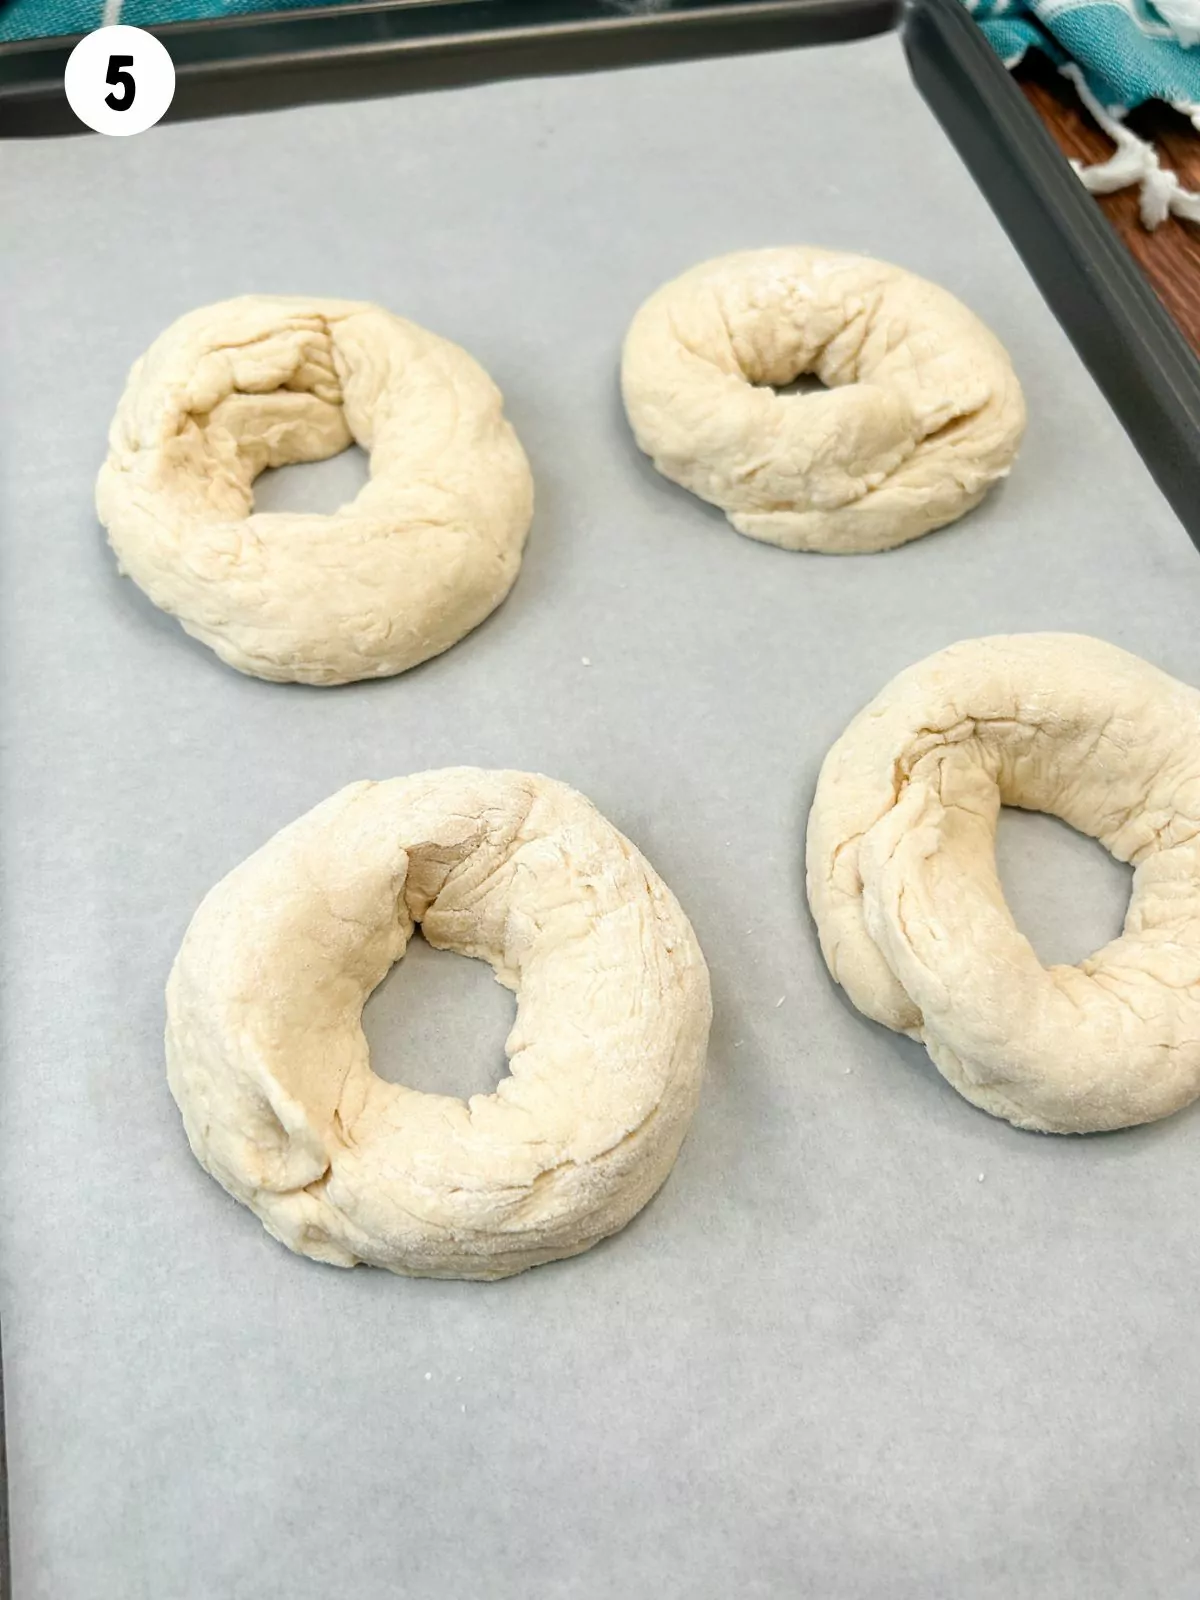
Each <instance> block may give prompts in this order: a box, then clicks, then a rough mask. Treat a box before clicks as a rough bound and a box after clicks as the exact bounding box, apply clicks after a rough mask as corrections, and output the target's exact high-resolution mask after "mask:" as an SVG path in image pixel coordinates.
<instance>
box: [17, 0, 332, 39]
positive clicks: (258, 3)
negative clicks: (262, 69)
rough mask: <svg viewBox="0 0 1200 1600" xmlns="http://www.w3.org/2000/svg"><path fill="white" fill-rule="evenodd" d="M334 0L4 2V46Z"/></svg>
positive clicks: (296, 8)
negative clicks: (126, 26)
mask: <svg viewBox="0 0 1200 1600" xmlns="http://www.w3.org/2000/svg"><path fill="white" fill-rule="evenodd" d="M329 4H330V0H0V43H4V42H7V41H9V40H13V39H54V38H58V37H61V36H62V35H63V34H70V33H90V32H91V31H92V29H93V28H101V27H111V26H112V24H113V23H116V22H126V23H129V24H130V26H132V27H134V28H152V27H154V26H156V25H157V24H161V23H164V22H192V21H194V20H195V19H196V18H198V17H238V16H245V15H246V14H247V13H248V12H251V11H300V10H303V9H304V8H305V7H306V6H320V5H329Z"/></svg>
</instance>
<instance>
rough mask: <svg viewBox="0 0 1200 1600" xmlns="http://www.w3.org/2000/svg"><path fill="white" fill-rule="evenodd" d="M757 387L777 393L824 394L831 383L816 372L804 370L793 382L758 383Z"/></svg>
mask: <svg viewBox="0 0 1200 1600" xmlns="http://www.w3.org/2000/svg"><path fill="white" fill-rule="evenodd" d="M754 387H755V388H756V389H772V390H774V392H775V393H776V394H824V393H825V392H826V391H827V390H828V388H829V385H828V384H827V383H822V382H821V380H820V378H818V377H817V375H816V373H815V372H802V373H800V375H799V376H798V377H796V378H793V379H792V381H791V383H756V384H755V385H754Z"/></svg>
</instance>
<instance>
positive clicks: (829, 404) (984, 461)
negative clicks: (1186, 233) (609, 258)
mask: <svg viewBox="0 0 1200 1600" xmlns="http://www.w3.org/2000/svg"><path fill="white" fill-rule="evenodd" d="M806 373H811V374H813V375H814V376H815V377H817V378H818V379H819V380H820V381H821V382H822V383H823V384H825V385H826V392H825V393H820V394H776V393H773V392H772V391H773V389H775V388H782V387H785V386H786V385H788V384H790V383H791V382H793V380H795V379H796V378H798V377H800V376H802V375H804V374H806ZM621 382H622V392H623V396H624V401H625V409H626V413H627V415H628V417H629V422H630V425H631V427H632V428H633V432H634V436H635V438H636V439H637V442H638V444H639V446H640V447H641V449H642V450H644V451H645V453H646V454H647V455H649V456H650V457H651V458H652V459H653V461H654V464H655V466H656V467H657V468H658V470H659V471H660V472H662V473H663V474H664V475H665V476H666V477H668V478H670V479H672V480H673V481H674V482H676V483H679V484H681V485H682V486H683V487H684V488H687V489H690V490H691V491H692V492H693V493H694V494H697V495H699V496H700V497H701V498H702V499H705V500H708V501H710V502H711V503H712V504H714V505H717V506H719V507H721V509H722V510H724V511H725V513H726V515H727V516H728V518H729V520H730V522H731V523H732V524H733V526H734V527H735V528H737V529H738V531H739V532H741V533H744V534H747V535H749V536H750V537H751V538H755V539H761V540H764V541H766V542H768V543H771V544H777V545H780V546H782V547H783V548H785V549H790V550H821V551H826V552H830V553H850V552H862V551H872V550H884V549H888V548H890V547H891V546H894V545H898V544H902V543H904V542H905V541H907V540H909V539H915V538H917V537H919V536H920V535H921V534H924V533H928V532H930V531H932V530H933V529H934V528H938V527H941V526H943V525H944V524H945V523H947V522H950V521H953V520H954V519H955V518H957V517H959V516H961V515H962V514H963V513H964V512H966V511H968V510H970V509H971V507H972V506H974V505H976V504H978V502H979V501H980V500H981V499H982V498H983V496H984V494H985V493H986V492H987V490H988V489H989V488H990V487H991V485H992V484H993V483H995V482H996V481H997V480H998V479H999V478H1001V477H1003V476H1005V474H1006V473H1007V472H1008V470H1009V468H1010V466H1011V464H1012V461H1013V459H1014V458H1015V455H1016V451H1017V447H1018V445H1019V443H1020V439H1021V436H1022V433H1023V431H1024V426H1025V404H1024V399H1023V397H1022V394H1021V388H1020V385H1019V383H1018V382H1017V379H1016V376H1015V374H1014V372H1013V370H1012V365H1011V363H1010V362H1009V359H1008V357H1007V355H1006V354H1005V352H1004V350H1003V348H1002V346H1001V345H1000V344H999V342H998V341H997V340H996V338H995V337H994V336H993V335H992V334H991V333H990V332H989V331H988V329H987V328H985V327H984V325H983V324H982V323H981V322H980V321H979V319H978V318H977V317H975V316H974V315H973V314H972V313H971V312H970V311H968V310H967V308H966V307H965V306H964V305H962V304H961V303H960V302H959V301H958V300H956V299H955V298H954V297H953V296H952V295H950V294H948V293H947V292H946V291H945V290H943V289H940V288H938V287H937V286H936V285H935V284H932V283H928V282H926V281H925V280H924V279H921V278H918V277H916V276H915V275H914V274H912V273H909V272H905V271H904V270H903V269H902V268H899V267H893V266H889V265H888V264H887V263H885V262H880V261H874V260H870V259H868V258H866V257H861V256H852V255H845V254H838V253H835V252H832V251H826V250H817V249H811V248H807V247H793V248H786V249H768V250H754V251H743V252H740V253H738V254H734V255H729V256H722V257H719V258H717V259H716V260H713V261H707V262H704V263H702V264H701V265H700V266H697V267H694V268H692V269H691V270H690V271H689V272H685V273H684V274H683V275H682V276H681V277H679V278H677V279H675V280H674V281H672V282H671V283H668V284H666V285H665V286H664V287H663V288H661V289H659V290H658V291H657V292H656V293H655V294H653V295H652V296H651V297H650V299H649V300H647V301H646V303H645V304H644V305H643V306H642V307H641V309H640V310H639V311H638V313H637V315H636V316H635V317H634V319H633V322H632V324H631V325H630V328H629V332H628V334H627V336H626V339H625V345H624V350H623V353H622V371H621ZM768 386H770V387H768Z"/></svg>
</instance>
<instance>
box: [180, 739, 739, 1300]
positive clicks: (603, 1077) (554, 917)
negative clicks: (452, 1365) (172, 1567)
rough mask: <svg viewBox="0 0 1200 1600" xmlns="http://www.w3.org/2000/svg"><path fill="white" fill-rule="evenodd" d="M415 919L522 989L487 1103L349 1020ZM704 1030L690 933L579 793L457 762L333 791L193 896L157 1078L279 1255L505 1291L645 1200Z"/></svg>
mask: <svg viewBox="0 0 1200 1600" xmlns="http://www.w3.org/2000/svg"><path fill="white" fill-rule="evenodd" d="M418 922H419V923H420V924H421V927H422V930H423V932H424V933H425V936H426V938H427V939H428V940H429V942H430V943H431V944H433V945H435V946H437V947H439V948H443V949H450V950H455V951H457V952H459V953H461V954H464V955H469V956H474V957H476V958H478V959H482V960H485V961H487V962H488V963H489V965H491V967H492V969H493V971H494V972H495V974H496V976H497V977H498V978H499V980H500V981H501V982H502V983H505V984H506V985H507V986H508V987H510V988H513V989H514V990H515V991H516V995H517V1015H516V1020H515V1022H514V1025H513V1028H512V1030H511V1033H510V1035H509V1039H508V1042H507V1045H506V1053H507V1055H508V1058H509V1075H508V1076H507V1077H506V1078H504V1079H503V1080H502V1081H501V1083H500V1084H499V1085H498V1086H497V1088H496V1090H495V1091H494V1092H493V1093H492V1094H488V1095H475V1096H472V1097H471V1099H470V1101H469V1102H463V1101H461V1100H458V1099H455V1098H454V1097H452V1096H447V1095H435V1094H421V1093H417V1092H416V1091H414V1090H411V1089H408V1088H405V1087H404V1086H403V1085H401V1084H392V1083H386V1082H384V1081H383V1080H381V1079H379V1078H378V1077H376V1076H375V1075H374V1074H373V1073H372V1072H371V1070H370V1064H369V1058H368V1051H367V1045H366V1040H365V1038H364V1036H363V1033H362V1026H361V1016H362V1008H363V1005H364V1003H365V1001H366V999H367V997H368V996H369V994H370V993H371V991H372V990H373V989H374V988H375V987H376V985H377V984H378V983H379V982H380V981H382V979H383V977H384V976H385V975H386V973H387V971H388V969H389V968H390V966H391V965H392V963H393V962H394V961H396V960H398V959H400V957H401V956H402V955H403V953H404V949H405V947H406V945H407V942H408V940H409V938H410V937H411V935H412V933H413V930H414V927H415V925H416V924H417V923H418ZM710 1017H711V1000H710V996H709V985H708V974H707V969H706V967H705V964H704V960H703V957H702V955H701V954H700V951H699V947H698V946H697V944H696V940H695V935H694V934H693V932H692V930H691V927H690V925H689V924H688V922H687V919H686V917H685V916H684V914H683V912H682V911H681V910H680V908H679V906H678V904H677V902H676V901H675V900H674V897H673V896H672V895H671V894H670V891H669V890H668V889H667V888H666V886H665V885H664V884H663V883H662V881H661V879H659V878H658V877H657V875H656V874H655V873H654V871H653V869H652V868H651V867H650V866H649V864H648V863H647V862H646V861H645V859H644V858H643V857H642V856H641V855H640V854H639V852H638V851H637V850H636V849H634V847H633V846H631V845H630V844H629V843H628V841H626V840H624V839H622V837H621V836H620V834H618V833H617V831H616V830H615V829H614V828H612V826H611V825H610V824H609V823H607V822H606V821H605V820H604V819H603V818H602V817H601V816H600V815H599V813H597V812H596V811H595V809H594V808H593V807H592V806H590V805H589V804H588V802H587V801H586V800H584V799H583V798H582V796H580V795H578V794H576V793H575V792H574V791H573V790H571V789H568V788H567V787H566V786H565V785H563V784H558V783H554V782H553V781H551V780H549V779H546V778H542V777H539V776H536V775H531V774H523V773H512V772H485V771H480V770H477V769H472V768H452V769H448V770H446V771H441V772H434V773H425V774H418V775H417V776H415V777H412V778H403V779H393V780H388V781H385V782H381V783H360V784H356V785H351V786H350V787H349V788H348V789H345V790H342V791H341V792H340V793H339V794H337V795H334V796H333V797H332V798H331V799H329V800H328V801H326V802H325V803H324V804H323V805H321V806H318V807H317V808H316V809H315V810H314V811H312V812H309V813H308V814H307V815H306V816H304V817H302V818H300V819H299V821H297V822H295V823H293V824H292V825H291V826H290V827H289V828H286V829H284V830H283V832H282V833H280V834H278V835H276V837H275V838H274V839H272V840H271V841H270V842H269V843H268V844H266V845H265V846H264V847H263V848H262V849H261V850H259V851H258V852H257V853H256V854H255V855H254V856H252V857H250V859H249V860H248V861H246V862H244V863H243V864H242V866H240V867H238V868H235V869H234V871H233V872H232V873H230V874H229V876H228V877H227V878H226V879H224V880H223V881H222V882H221V883H220V884H218V885H217V887H216V888H215V889H214V890H212V891H211V893H210V894H209V895H208V896H207V897H206V899H205V901H204V902H203V904H202V905H201V907H200V908H199V910H198V911H197V913H196V915H195V917H194V918H193V921H192V924H191V926H190V928H189V930H188V933H187V936H186V937H185V939H184V942H183V945H182V947H181V949H180V952H179V956H178V957H177V960H176V963H175V966H174V968H173V970H172V974H171V978H170V981H169V984H168V991H167V1019H168V1020H167V1037H166V1043H167V1063H168V1076H169V1081H170V1084H171V1088H172V1092H173V1093H174V1095H175V1098H176V1100H177V1102H178V1103H179V1105H180V1108H181V1110H182V1112H183V1115H184V1123H185V1127H186V1129H187V1132H188V1137H189V1140H190V1142H191V1144H192V1148H193V1150H194V1152H195V1154H196V1155H197V1157H198V1159H199V1160H200V1161H201V1163H202V1164H203V1165H204V1166H205V1167H206V1168H207V1170H208V1171H209V1172H211V1173H212V1174H213V1176H214V1177H216V1178H217V1179H218V1180H219V1181H220V1182H221V1183H222V1184H223V1185H224V1186H225V1187H226V1188H227V1189H228V1190H229V1191H230V1193H232V1194H234V1195H235V1196H236V1197H237V1198H238V1199H240V1200H242V1201H243V1203H245V1204H246V1205H248V1206H250V1208H251V1209H252V1210H254V1211H255V1212H256V1213H257V1214H258V1216H259V1217H260V1218H261V1219H262V1221H263V1222H264V1224H265V1225H266V1226H267V1228H268V1230H269V1231H270V1232H271V1233H272V1234H274V1235H275V1236H276V1237H277V1238H279V1239H281V1240H282V1241H283V1242H284V1243H285V1244H288V1245H289V1246H290V1247H291V1248H292V1249H294V1250H298V1251H300V1252H301V1253H304V1254H308V1255H313V1256H316V1257H317V1258H318V1259H321V1260H327V1261H333V1262H335V1263H336V1264H339V1265H353V1264H354V1263H355V1262H357V1261H365V1262H370V1263H373V1264H375V1265H378V1266H383V1267H388V1268H390V1269H391V1270H393V1271H396V1272H401V1273H412V1274H418V1275H431V1276H446V1277H478V1278H488V1277H503V1276H505V1275H507V1274H508V1273H510V1272H516V1271H520V1270H522V1269H523V1268H525V1267H528V1266H533V1265H536V1264H538V1263H539V1262H542V1261H548V1260H553V1259H555V1258H556V1257H559V1256H564V1255H572V1254H575V1253H577V1252H579V1251H581V1250H585V1249H587V1248H588V1247H589V1246H590V1245H592V1244H594V1243H596V1242H597V1240H599V1239H601V1238H604V1237H605V1236H606V1235H608V1234H610V1233H613V1232H615V1231H617V1230H618V1229H619V1228H621V1227H623V1226H624V1225H625V1223H626V1222H628V1221H629V1219H630V1218H631V1217H632V1216H633V1215H634V1214H635V1213H636V1212H637V1211H638V1210H639V1209H640V1208H641V1207H642V1206H643V1205H644V1204H645V1203H646V1201H647V1200H648V1199H649V1198H650V1196H651V1195H652V1194H653V1193H654V1192H655V1191H656V1190H657V1189H658V1187H659V1186H660V1185H661V1183H662V1182H663V1181H664V1179H665V1178H666V1176H667V1173H668V1172H669V1170H670V1168H671V1165H672V1163H673V1162H674V1159H675V1156H676V1153H677V1152H678V1149H679V1146H680V1144H681V1142H682V1140H683V1137H684V1134H685V1132H686V1129H687V1125H688V1122H689V1121H690V1118H691V1114H692V1110H693V1108H694V1105H695V1101H696V1097H697V1094H698V1091H699V1084H700V1077H701V1073H702V1068H703V1062H704V1054H705V1047H706V1043H707V1036H708V1026H709V1020H710Z"/></svg>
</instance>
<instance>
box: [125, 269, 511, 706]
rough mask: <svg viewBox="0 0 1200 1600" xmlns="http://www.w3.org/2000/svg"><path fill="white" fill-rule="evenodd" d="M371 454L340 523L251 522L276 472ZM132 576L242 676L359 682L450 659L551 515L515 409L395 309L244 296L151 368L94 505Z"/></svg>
mask: <svg viewBox="0 0 1200 1600" xmlns="http://www.w3.org/2000/svg"><path fill="white" fill-rule="evenodd" d="M354 442H357V443H358V444H360V445H361V446H362V447H363V449H364V450H367V451H368V452H369V454H370V458H371V460H370V466H371V477H370V480H369V482H368V483H367V484H366V485H365V486H364V487H363V489H362V490H361V491H360V492H359V494H358V495H357V496H356V497H355V498H354V499H353V500H352V501H350V502H349V503H348V504H347V505H345V506H342V507H341V508H340V509H339V510H338V511H336V512H334V513H333V514H332V515H331V516H318V515H313V514H305V513H279V512H276V513H270V512H255V511H254V510H253V504H254V494H253V483H254V479H255V478H256V477H257V476H258V474H259V473H260V472H262V471H264V470H266V469H267V468H271V467H281V466H287V465H289V464H291V463H294V462H302V461H320V460H324V459H325V458H326V457H328V456H332V455H336V454H337V453H338V452H339V451H341V450H344V449H346V448H347V447H348V446H349V445H350V444H352V443H354ZM96 504H97V510H98V513H99V516H100V520H101V521H102V522H103V523H104V525H105V527H106V528H107V529H108V535H109V541H110V543H111V544H112V546H113V549H114V551H115V552H116V555H117V558H118V562H119V564H120V568H121V571H122V572H124V573H127V574H128V575H129V576H130V577H132V578H133V580H134V582H135V583H137V585H138V587H139V588H141V589H142V590H143V591H144V592H145V593H146V594H147V595H148V596H149V598H150V599H151V600H152V601H153V602H154V603H155V605H157V606H159V607H160V608H161V609H163V610H164V611H167V612H169V613H170V614H171V615H173V616H175V617H177V618H178V619H179V621H180V622H181V623H182V625H183V627H184V628H185V630H186V631H187V632H188V633H190V634H192V635H193V636H194V637H195V638H198V639H200V640H201V641H202V642H203V643H205V644H207V645H209V646H210V647H211V648H212V649H213V650H215V651H216V653H217V654H218V655H219V656H220V657H221V659H222V660H224V661H226V662H228V664H229V665H231V666H234V667H236V668H237V669H238V670H239V671H242V672H247V673H250V674H252V675H254V676H257V677H262V678H268V679H272V680H274V681H280V682H284V681H295V682H302V683H312V684H337V683H346V682H350V681H353V680H354V679H359V678H372V677H387V676H390V675H391V674H394V673H397V672H403V671H405V670H407V669H408V668H409V667H412V666H415V665H417V664H418V663H419V662H421V661H424V660H426V659H428V658H429V657H430V656H433V655H437V654H438V653H440V652H441V651H442V650H445V649H447V648H449V646H450V645H452V644H454V643H455V642H457V640H459V639H460V638H462V637H463V635H464V634H465V633H467V632H469V631H470V630H471V629H472V628H474V627H475V626H477V625H478V623H480V622H481V621H482V620H483V619H484V617H486V616H487V615H488V614H489V613H490V612H491V611H492V610H494V609H495V607H496V606H497V605H499V604H500V602H501V601H502V600H503V599H504V597H505V595H506V594H507V593H508V591H509V589H510V588H511V586H512V584H513V582H514V581H515V578H516V575H517V572H518V569H519V567H520V561H521V553H522V549H523V546H524V542H525V536H526V534H527V532H528V528H529V523H530V519H531V517H532V510H533V486H532V478H531V476H530V472H529V466H528V462H527V461H526V459H525V455H524V452H523V451H522V449H521V446H520V444H519V442H518V440H517V437H516V435H515V433H514V432H513V430H512V427H511V426H510V424H509V423H508V422H507V421H506V420H505V418H504V414H503V406H502V402H501V398H500V394H499V391H498V390H497V389H496V386H495V385H494V384H493V383H492V381H491V379H490V378H489V377H488V376H487V374H486V373H485V372H484V371H483V369H482V368H481V367H480V366H479V365H478V364H477V363H476V362H475V361H474V360H472V358H471V357H470V356H469V355H468V354H467V353H466V351H464V350H462V349H460V348H459V347H458V346H457V345H454V344H451V343H450V342H449V341H448V340H446V339H441V338H439V337H438V336H437V335H435V334H432V333H429V332H427V331H426V330H425V329H423V328H419V327H417V326H416V324H414V323H411V322H405V321H404V320H403V319H402V318H400V317H396V316H393V315H392V314H391V313H390V312H387V311H384V310H381V309H380V308H379V307H377V306H370V305H365V304H359V303H357V302H352V301H337V300H306V299H303V298H301V297H298V296H286V295H283V296H259V295H247V296H243V297H242V298H241V299H237V300H229V301H224V302H221V303H219V304H217V305H213V306H206V307H203V308H202V309H200V310H198V311H193V312H190V313H189V314H188V315H187V316H184V317H181V318H180V319H179V320H178V321H177V322H175V323H173V324H172V326H171V327H170V328H168V329H167V330H166V331H165V332H164V333H163V334H162V335H161V336H160V337H159V338H158V339H157V340H156V341H155V342H154V344H153V345H152V346H151V347H150V349H149V350H148V351H147V352H146V354H145V355H144V356H143V357H142V358H141V359H140V360H139V361H138V362H136V363H135V365H134V367H133V369H132V371H131V373H130V376H129V381H128V384H127V386H126V390H125V393H124V395H123V397H122V399H121V403H120V405H119V407H118V409H117V414H116V417H115V418H114V421H113V424H112V427H111V429H110V433H109V452H108V459H107V460H106V462H105V465H104V467H103V468H102V469H101V473H100V477H99V480H98V483H97V488H96Z"/></svg>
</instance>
